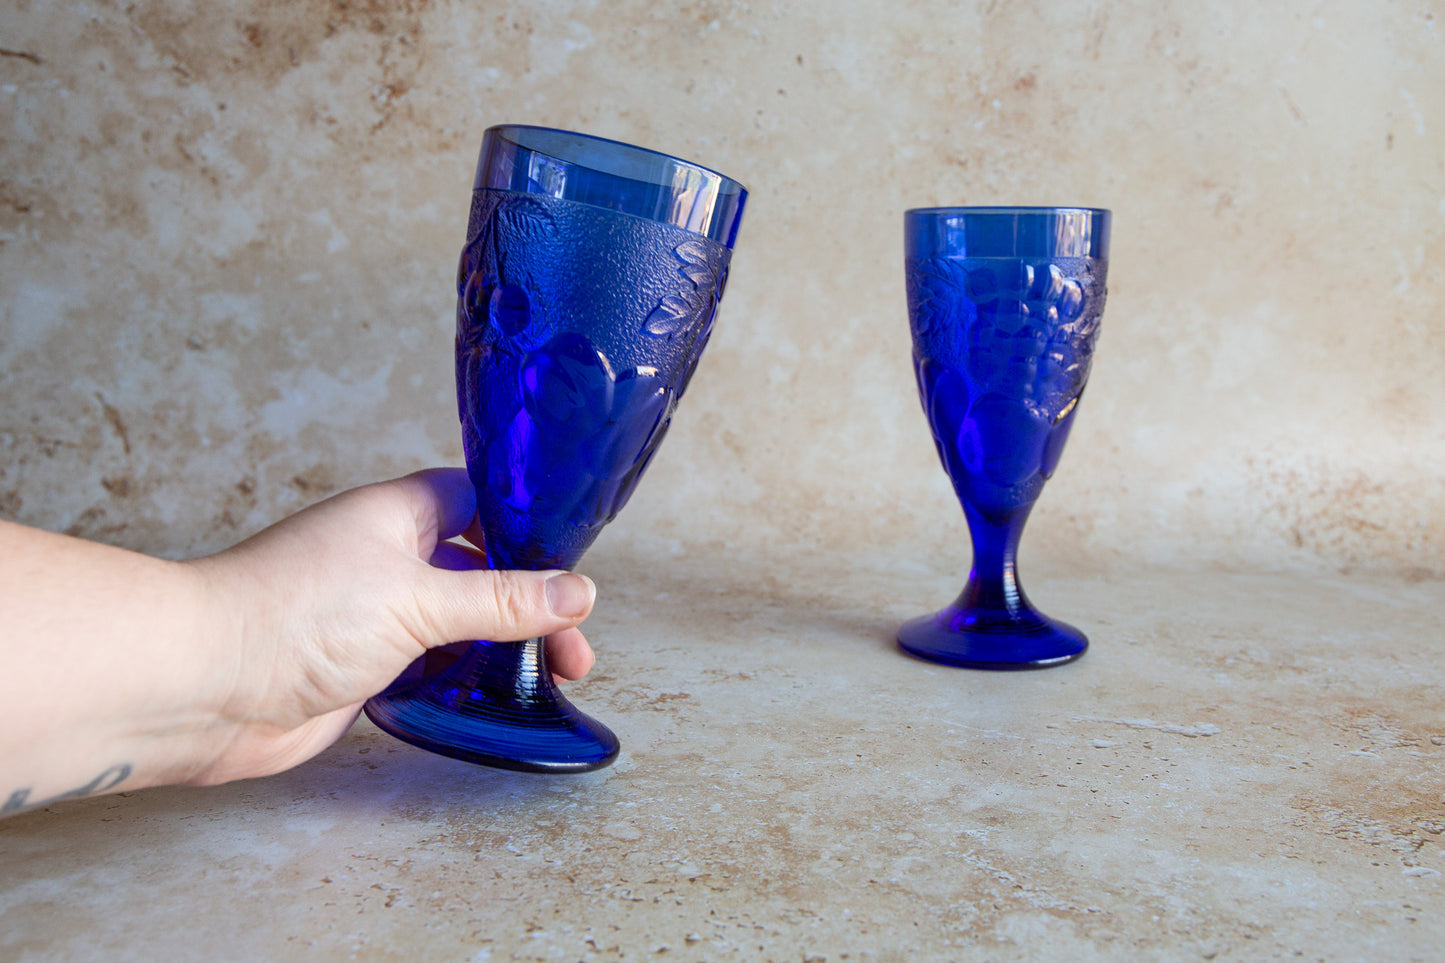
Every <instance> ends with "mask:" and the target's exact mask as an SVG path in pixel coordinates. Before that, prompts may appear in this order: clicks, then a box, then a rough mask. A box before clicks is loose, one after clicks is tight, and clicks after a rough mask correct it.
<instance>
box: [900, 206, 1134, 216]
mask: <svg viewBox="0 0 1445 963" xmlns="http://www.w3.org/2000/svg"><path fill="white" fill-rule="evenodd" d="M1113 213H1114V212H1113V210H1112V209H1110V208H1107V207H1072V206H1061V207H1050V206H1048V205H1029V204H1023V205H1008V204H983V205H970V204H959V205H949V204H943V205H938V206H934V207H910V208H908V209H907V210H906V211H904V212H903V216H904V217H928V216H935V215H940V214H1005V215H1018V214H1042V215H1045V216H1047V215H1051V214H1092V215H1095V216H1099V215H1104V216H1112V215H1113Z"/></svg>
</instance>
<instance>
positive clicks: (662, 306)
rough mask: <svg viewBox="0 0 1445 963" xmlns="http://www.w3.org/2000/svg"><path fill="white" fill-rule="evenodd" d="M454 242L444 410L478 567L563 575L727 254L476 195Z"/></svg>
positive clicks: (619, 499)
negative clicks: (452, 412)
mask: <svg viewBox="0 0 1445 963" xmlns="http://www.w3.org/2000/svg"><path fill="white" fill-rule="evenodd" d="M468 234H469V240H468V243H467V245H466V247H465V248H464V249H463V251H462V257H461V265H460V268H459V271H458V277H457V288H458V295H459V296H458V306H457V350H456V361H457V403H458V408H459V410H460V413H461V422H462V440H463V444H464V446H465V449H466V457H467V467H468V470H469V472H470V474H471V478H472V482H473V484H475V485H476V488H477V493H478V510H479V515H480V517H481V520H482V527H483V529H484V531H485V534H486V538H487V545H486V550H487V555H488V558H489V559H490V561H491V563H492V564H493V565H496V566H499V567H522V568H547V567H553V566H559V567H570V566H571V565H572V564H573V563H575V562H576V560H577V559H578V558H579V557H580V556H581V555H582V553H583V552H584V551H586V549H587V546H588V545H590V544H591V542H592V540H593V539H594V538H595V537H596V535H597V533H598V532H599V531H600V530H601V529H602V526H604V525H605V524H607V522H609V521H611V519H612V518H613V517H614V516H616V514H617V513H618V512H619V511H621V509H622V507H623V505H625V504H626V503H627V500H628V498H629V497H630V496H631V494H632V491H633V489H634V487H635V486H636V484H637V482H638V479H639V478H640V477H641V476H642V473H643V472H644V471H645V470H646V468H647V465H648V463H649V461H650V460H651V458H652V455H653V452H654V451H655V450H656V448H657V445H658V443H659V442H660V441H661V440H662V437H663V435H664V434H665V433H666V431H667V428H668V425H669V423H670V421H671V418H672V413H673V410H674V408H675V407H676V405H677V402H678V399H680V398H681V397H682V394H683V392H684V391H685V390H686V388H687V384H688V381H689V380H690V378H691V377H692V372H693V370H694V368H695V367H696V365H697V361H698V358H699V357H700V356H701V354H702V350H703V348H704V347H705V346H706V344H707V340H708V337H709V335H710V334H711V331H712V322H713V318H714V315H715V314H716V311H717V305H718V301H719V299H720V298H721V297H722V292H723V287H724V285H725V284H726V281H727V266H728V261H729V257H730V252H729V251H728V249H727V248H726V247H724V246H723V245H721V244H717V243H715V242H713V241H709V240H707V239H704V238H700V237H698V236H697V235H694V234H691V233H689V232H687V231H682V230H680V229H677V228H673V227H669V226H666V225H662V224H658V223H656V222H651V221H644V220H642V219H640V218H634V217H629V216H627V215H624V214H617V213H613V212H610V211H606V210H602V209H600V208H595V207H591V206H588V205H585V204H579V203H576V202H572V201H564V200H556V199H553V198H550V197H545V196H538V195H535V194H522V193H515V192H511V191H497V190H479V191H477V192H476V194H475V197H474V200H473V205H472V215H471V225H470V228H469V232H468ZM602 252H605V254H604V253H602Z"/></svg>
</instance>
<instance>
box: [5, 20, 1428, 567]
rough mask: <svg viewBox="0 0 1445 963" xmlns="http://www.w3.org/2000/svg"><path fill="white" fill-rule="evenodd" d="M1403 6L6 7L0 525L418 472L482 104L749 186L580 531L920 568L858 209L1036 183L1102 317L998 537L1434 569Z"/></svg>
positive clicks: (877, 262)
mask: <svg viewBox="0 0 1445 963" xmlns="http://www.w3.org/2000/svg"><path fill="white" fill-rule="evenodd" d="M884 10H887V11H889V12H888V13H887V14H886V15H882V14H880V12H879V11H884ZM1442 21H1445V8H1442V7H1441V5H1440V4H1439V3H1438V2H1433V0H1412V2H1382V3H1373V4H1364V3H1346V2H1324V3H1316V2H1311V3H1301V2H1292V3H1286V4H1278V5H1270V6H1269V8H1268V9H1266V8H1261V7H1259V5H1257V4H1255V3H1253V2H1245V0H1221V2H1217V3H1208V4H1203V3H1188V2H1175V3H1164V4H1160V3H1153V2H1132V3H1107V2H1091V3H1082V2H1062V3H1045V2H1037V3H1026V2H1019V3H1008V2H996V0H988V2H964V3H955V2H945V0H912V2H905V3H894V4H881V3H870V2H861V0H835V2H826V3H825V2H822V0H810V2H793V3H773V2H767V0H756V2H753V3H733V2H695V3H685V4H684V3H671V2H666V0H647V2H642V0H622V2H607V3H595V2H594V3H585V2H565V0H558V2H547V3H541V2H535V3H525V2H510V3H502V2H484V0H482V2H472V0H435V2H428V0H354V2H347V0H330V2H323V0H211V2H199V0H196V2H187V0H170V2H158V0H138V2H134V3H122V2H102V0H64V2H61V0H12V2H10V3H7V4H6V5H5V7H4V9H3V10H0V48H3V55H0V292H3V297H0V514H3V515H4V516H6V517H12V518H17V519H20V520H22V521H26V522H29V523H33V524H37V525H42V526H45V527H48V528H53V529H57V530H66V531H72V532H75V533H77V534H81V535H85V536H90V537H95V538H99V539H103V540H107V541H112V542H116V543H119V544H123V545H128V546H132V547H135V548H140V549H144V550H148V551H152V552H157V553H162V554H167V555H181V554H188V553H194V552H202V551H209V550H214V549H217V548H219V547H221V546H223V545H225V544H228V543H229V542H231V541H233V540H235V539H237V538H239V537H241V536H243V535H245V534H247V533H249V532H251V531H254V530H256V529H257V528H259V527H261V526H263V525H264V524H266V523H268V522H270V521H272V520H274V519H276V518H278V517H279V516H281V515H282V514H285V513H287V512H289V511H292V510H295V509H297V508H299V507H301V506H302V505H304V504H306V503H309V502H310V501H313V500H315V499H317V498H319V497H321V496H323V495H325V494H327V493H329V492H331V491H334V490H336V489H338V488H341V487H344V486H349V485H352V484H356V483H360V482H363V481H367V480H370V479H374V478H378V477H383V476H387V475H390V474H394V473H400V472H403V471H407V470H410V469H412V468H416V467H421V466H425V465H430V464H434V463H439V462H452V463H455V462H458V461H459V460H460V457H461V446H460V441H459V438H458V435H457V431H456V416H455V410H454V400H453V398H454V396H453V390H452V385H451V358H450V352H451V335H452V328H453V305H454V302H453V298H454V292H453V288H452V283H453V280H452V279H453V272H454V269H455V263H456V255H457V253H458V248H459V245H460V242H461V239H462V234H463V231H464V227H465V217H466V212H467V204H468V190H469V187H470V182H471V177H472V168H473V164H474V161H475V152H476V148H477V145H478V143H479V139H480V136H481V132H482V130H483V128H485V127H486V126H487V125H489V124H492V123H498V122H504V121H514V122H528V123H538V124H548V125H554V126H562V127H569V128H576V129H582V130H586V131H589V132H593V133H598V134H602V135H605V136H609V137H614V138H619V139H624V140H630V141H634V142H637V143H641V144H644V145H646V146H650V147H653V148H656V149H659V150H663V151H669V152H674V153H679V154H682V155H684V156H687V157H689V158H692V159H695V160H697V161H699V162H702V163H704V164H707V165H709V166H712V167H716V168H718V169H720V170H722V171H724V172H726V173H728V174H731V175H733V176H736V177H738V178H739V179H741V180H743V181H744V182H745V183H747V184H748V185H749V187H750V188H751V189H752V198H751V201H750V205H749V211H748V214H747V217H746V219H745V222H744V225H743V231H742V235H741V238H740V243H739V247H738V250H737V254H736V257H735V260H734V270H733V275H732V283H731V285H730V289H729V292H728V297H727V300H726V301H725V303H724V305H723V310H722V313H721V317H720V319H719V325H718V328H717V331H716V335H715V337H714V339H713V342H712V346H711V347H710V349H709V353H708V356H707V357H705V358H704V360H703V365H702V368H701V370H700V371H699V373H698V376H697V378H696V379H695V381H694V382H693V387H692V389H691V391H690V392H689V395H688V398H687V400H686V401H685V403H684V404H683V406H682V408H681V410H680V412H679V417H678V419H677V421H676V423H675V425H674V430H673V432H672V434H671V435H670V436H669V439H668V443H667V445H666V446H664V449H663V451H662V453H661V455H660V456H659V458H658V459H657V462H656V463H655V465H654V467H653V469H652V471H651V475H650V476H649V478H648V479H647V480H646V481H645V482H644V483H643V485H642V487H641V489H640V490H639V493H638V497H637V498H636V499H634V501H633V503H632V505H631V506H629V508H628V510H627V512H626V513H625V514H624V515H623V517H622V519H621V520H620V521H619V522H618V523H616V524H615V525H614V526H613V529H612V530H611V531H609V533H608V535H607V536H605V540H607V542H608V544H610V545H612V546H613V547H614V548H619V547H620V548H626V549H629V550H632V549H636V550H649V551H650V550H654V549H656V548H659V547H663V548H669V547H670V548H671V549H674V550H683V551H712V550H720V551H734V550H736V551H742V550H743V549H742V546H745V545H746V546H751V547H752V548H755V549H761V550H764V551H768V550H776V551H786V550H788V549H789V548H791V547H796V548H799V549H802V550H817V551H828V552H836V553H839V554H840V555H842V556H844V557H845V558H846V553H850V552H863V551H866V550H867V548H868V546H869V545H872V544H874V543H877V542H880V541H883V540H899V541H912V542H915V543H916V544H917V545H918V546H919V552H920V553H921V554H923V555H929V556H937V557H939V558H943V557H955V556H956V555H957V554H958V552H959V547H958V542H959V540H960V539H961V538H963V537H964V536H963V526H962V521H961V516H960V514H959V512H958V509H957V506H956V504H955V503H954V502H953V500H952V495H951V492H950V490H949V488H948V486H947V482H946V479H945V478H944V476H943V474H942V472H941V471H940V470H939V469H938V467H937V464H936V460H935V457H934V454H933V451H932V445H931V444H930V442H929V440H928V437H927V433H926V429H925V426H924V422H923V419H922V416H921V414H920V412H919V410H918V405H917V402H916V400H915V397H914V389H913V385H912V383H911V382H912V374H911V371H910V367H909V361H908V358H909V343H908V335H907V324H906V313H905V303H904V297H903V283H902V254H901V214H902V211H903V210H904V208H906V207H909V206H916V205H931V204H947V203H957V204H963V203H1024V204H1049V203H1063V204H1082V205H1095V206H1107V207H1111V208H1113V209H1114V211H1115V218H1116V220H1115V235H1114V249H1113V255H1114V256H1113V263H1112V266H1111V275H1110V281H1111V285H1110V300H1109V306H1108V310H1107V312H1106V314H1105V327H1104V337H1103V339H1102V341H1101V343H1100V351H1099V355H1098V357H1097V360H1096V364H1095V368H1094V377H1093V381H1092V384H1091V386H1090V388H1089V392H1088V395H1087V398H1086V400H1085V403H1084V407H1083V408H1082V409H1081V415H1080V420H1079V423H1078V425H1077V426H1076V429H1075V432H1074V437H1073V439H1072V441H1071V444H1070V449H1069V451H1068V453H1067V454H1066V456H1065V459H1064V462H1063V466H1062V468H1061V470H1060V473H1059V475H1058V477H1056V479H1055V480H1054V482H1053V483H1052V484H1051V486H1050V488H1049V489H1048V490H1047V491H1046V492H1045V495H1044V498H1043V500H1042V502H1041V503H1040V506H1039V509H1038V511H1037V512H1036V513H1035V517H1034V521H1033V522H1032V523H1031V528H1030V534H1029V543H1028V545H1029V547H1027V548H1026V551H1029V552H1037V554H1038V555H1039V556H1041V557H1047V558H1050V559H1052V560H1054V561H1055V562H1057V563H1059V564H1065V563H1067V564H1070V565H1075V566H1077V565H1084V564H1094V565H1112V564H1117V563H1119V562H1120V561H1122V560H1125V559H1130V558H1135V559H1140V560H1144V561H1148V562H1152V563H1161V564H1173V563H1191V564H1192V563H1208V564H1217V565H1225V566H1240V567H1267V568H1275V567H1281V566H1296V565H1305V566H1329V567H1335V568H1340V567H1344V568H1351V567H1386V568H1392V569H1396V570H1400V571H1403V572H1408V573H1414V574H1415V575H1417V576H1424V575H1435V576H1439V575H1445V317H1442V307H1445V23H1442ZM599 548H600V546H599ZM964 552H965V558H966V550H964ZM584 564H585V563H584ZM840 564H846V561H842V562H840Z"/></svg>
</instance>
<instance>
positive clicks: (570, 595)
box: [547, 572, 597, 619]
mask: <svg viewBox="0 0 1445 963" xmlns="http://www.w3.org/2000/svg"><path fill="white" fill-rule="evenodd" d="M596 597H597V586H595V585H593V584H592V580H591V579H590V578H588V577H587V576H585V575H578V574H576V573H575V572H560V573H558V574H556V575H553V576H552V577H551V578H549V579H547V607H548V608H549V609H551V610H552V614H553V615H556V616H560V617H561V618H564V619H575V618H577V617H578V616H580V615H586V614H587V610H588V609H590V608H592V600H593V599H594V598H596Z"/></svg>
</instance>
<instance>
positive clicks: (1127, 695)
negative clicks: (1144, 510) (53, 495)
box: [0, 552, 1445, 961]
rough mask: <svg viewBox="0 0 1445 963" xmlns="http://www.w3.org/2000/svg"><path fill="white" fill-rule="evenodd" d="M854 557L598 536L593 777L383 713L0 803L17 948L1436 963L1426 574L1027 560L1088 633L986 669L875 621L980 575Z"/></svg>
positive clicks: (1443, 930) (1439, 942) (1442, 593)
mask: <svg viewBox="0 0 1445 963" xmlns="http://www.w3.org/2000/svg"><path fill="white" fill-rule="evenodd" d="M831 561H832V564H831V565H829V566H824V565H822V564H819V563H816V562H814V563H806V562H796V561H795V562H789V563H786V564H785V563H782V562H779V561H778V560H776V559H770V560H768V561H766V562H761V563H758V564H754V565H748V564H746V563H744V562H742V561H739V560H737V559H732V560H731V561H730V562H729V563H728V564H726V565H723V564H718V563H712V564H709V563H708V562H706V561H704V560H699V559H689V558H686V557H678V558H675V559H671V560H669V562H668V564H666V565H664V566H650V567H648V566H643V565H641V564H638V563H637V562H635V561H632V560H629V559H628V558H627V557H625V554H619V553H616V552H614V553H612V554H611V556H609V555H608V553H605V552H604V553H601V554H599V555H598V557H597V558H595V559H594V558H589V559H588V560H587V563H586V564H584V566H583V567H584V569H585V570H586V571H588V572H589V574H592V575H594V577H596V578H597V580H598V582H599V584H600V585H601V588H602V595H601V603H600V604H599V608H598V610H597V612H596V614H595V615H594V617H593V618H592V620H590V622H589V623H588V628H589V633H590V636H591V637H592V638H593V640H594V643H595V644H596V646H597V649H598V653H599V662H598V666H597V668H596V669H595V670H594V672H593V674H592V676H591V677H590V678H589V679H588V680H586V681H585V682H583V683H580V684H577V685H574V686H573V687H572V688H571V689H570V690H569V691H570V692H571V693H572V696H573V698H574V700H575V701H576V702H578V703H579V704H580V705H582V706H583V707H584V708H586V709H588V710H590V711H592V712H594V713H595V714H596V715H598V716H600V717H601V718H603V719H604V720H605V721H607V722H608V723H609V724H610V725H611V726H612V727H613V728H614V729H615V730H616V731H617V732H618V734H619V735H620V736H621V738H622V740H623V754H622V756H621V758H620V759H619V760H618V762H617V763H616V764H615V765H614V766H613V767H611V768H610V769H607V770H604V771H602V772H598V773H592V774H588V775H584V776H580V777H552V776H527V775H520V774H512V773H504V772H497V771H491V770H487V769H482V768H478V767H473V766H469V765H466V764H463V763H458V762H454V761H451V760H448V759H443V758H440V757H437V756H433V755H429V754H427V753H425V752H422V751H420V750H417V749H413V748H412V747H410V746H407V745H403V744H401V743H398V742H396V741H395V740H393V739H391V738H389V737H387V736H386V735H384V734H382V733H381V732H379V731H378V730H376V729H375V728H374V727H372V726H371V725H370V723H368V722H366V721H365V720H364V719H363V720H362V721H360V722H358V724H357V725H356V727H355V728H354V729H353V730H352V731H351V732H350V733H349V734H348V735H347V736H345V737H344V738H343V739H342V740H341V741H340V742H338V743H337V744H336V745H335V746H333V747H332V748H331V749H330V750H328V751H327V752H326V753H324V754H322V755H321V756H320V757H318V758H317V759H315V760H313V761H312V762H311V763H309V764H306V765H303V766H302V767H300V768H298V769H296V770H293V771H291V772H289V773H285V774H283V775H281V776H277V777H273V778H270V779H265V780H256V781H251V782H245V783H239V784H233V785H229V786H223V787H218V788H214V789H184V788H180V789H160V790H150V791H145V792H137V793H134V794H122V795H118V796H110V797H104V798H98V799H90V800H82V801H76V802H72V803H67V804H65V805H60V806H55V807H52V808H51V809H48V810H41V811H35V812H31V813H27V814H25V815H22V816H18V817H14V818H11V819H8V820H5V821H3V822H0V958H3V959H5V960H26V961H28V960H47V959H98V958H105V959H112V960H114V959H188V958H189V959H196V958H204V959H213V960H255V959H286V958H305V959H327V960H333V959H334V960H345V959H362V960H373V959H375V960H387V959H398V960H413V959H434V960H487V959H492V960H513V959H518V960H553V959H556V960H594V959H595V960H603V959H616V958H626V959H636V958H644V957H648V956H649V955H652V954H662V953H664V951H665V954H666V955H665V957H664V958H666V959H678V960H717V959H739V960H791V961H806V960H828V961H838V960H861V959H876V960H905V959H908V960H911V959H979V960H982V959H990V960H992V959H1015V958H1051V959H1130V960H1137V959H1215V960H1226V959H1272V958H1296V957H1298V958H1302V959H1364V958H1373V959H1392V960H1406V959H1422V960H1423V959H1431V958H1434V959H1438V958H1439V953H1440V948H1441V946H1445V878H1442V872H1445V851H1442V844H1445V832H1442V830H1445V711H1442V709H1441V697H1440V692H1441V691H1442V689H1445V685H1442V684H1445V660H1442V659H1441V658H1440V651H1441V650H1440V646H1441V639H1442V636H1445V605H1442V599H1445V590H1442V586H1441V584H1440V583H1439V582H1431V581H1416V582H1401V581H1399V580H1398V579H1394V578H1391V577H1388V576H1384V575H1358V574H1357V575H1338V574H1330V575H1315V574H1292V575H1291V574H1273V575H1255V574H1229V573H1218V572H1197V571H1163V570H1154V571H1149V572H1147V573H1124V572H1119V571H1111V572H1106V573H1100V574H1089V575H1085V576H1082V577H1081V576H1079V575H1078V574H1070V573H1067V572H1063V571H1057V572H1054V573H1049V572H1047V571H1044V572H1043V573H1042V574H1036V575H1035V576H1033V578H1032V580H1029V579H1028V578H1027V577H1028V576H1029V574H1030V573H1029V572H1028V571H1027V570H1026V571H1025V576H1026V583H1027V587H1028V588H1029V590H1030V594H1031V595H1032V597H1033V598H1034V600H1035V601H1036V602H1038V603H1039V604H1040V605H1041V606H1042V607H1043V608H1044V609H1045V611H1048V612H1050V613H1052V614H1056V615H1059V616H1061V617H1063V618H1065V619H1066V620H1068V621H1072V622H1074V623H1075V624H1077V625H1079V626H1081V627H1083V628H1084V629H1085V630H1086V631H1087V632H1088V633H1089V635H1090V638H1091V640H1092V642H1093V647H1092V649H1091V651H1090V652H1089V653H1088V655H1087V656H1086V657H1085V658H1084V659H1082V660H1081V661H1079V662H1077V663H1074V664H1072V665H1069V666H1066V667H1062V668H1058V669H1052V670H1047V671H1042V672H1030V673H1015V674H989V673H982V672H972V671H967V670H955V669H947V668H943V667H935V666H931V665H929V664H926V663H922V662H918V661H914V660H912V659H909V658H907V657H905V656H903V655H902V654H900V653H899V652H898V651H897V650H896V649H895V648H894V647H893V645H892V642H891V633H892V631H893V629H894V628H895V627H896V626H897V624H898V623H899V622H901V621H902V620H903V619H905V618H907V617H910V616H912V615H915V614H918V613H919V612H921V611H923V610H925V609H927V608H929V607H937V606H938V605H941V604H942V603H944V602H946V601H947V600H948V599H949V598H951V597H952V595H953V594H954V593H955V592H956V591H957V589H958V587H959V584H958V581H959V580H958V578H957V577H955V576H952V575H949V574H946V573H939V572H937V571H934V570H932V569H930V568H929V567H927V566H925V565H922V564H920V563H917V562H914V561H905V560H903V559H901V558H891V559H890V558H879V557H877V556H875V557H873V558H870V559H862V560H855V559H849V560H847V564H846V565H845V564H843V563H842V562H841V561H840V560H838V559H833V560H831Z"/></svg>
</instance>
